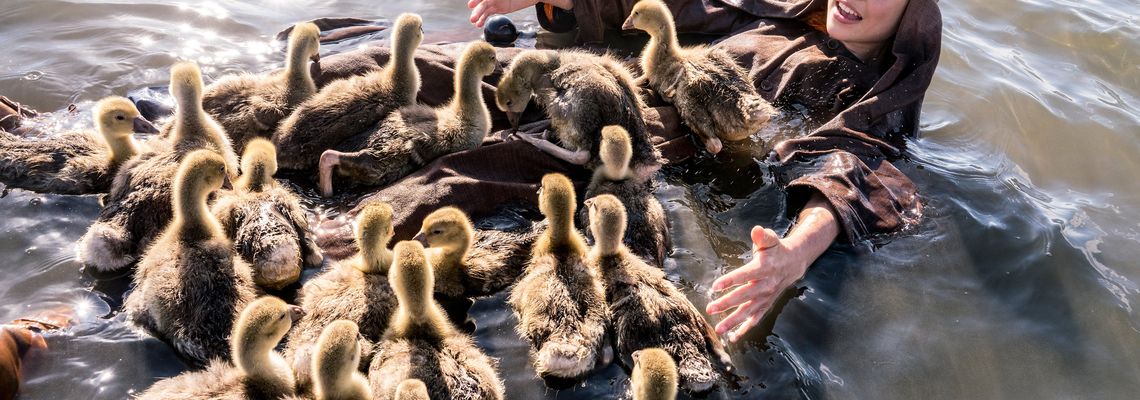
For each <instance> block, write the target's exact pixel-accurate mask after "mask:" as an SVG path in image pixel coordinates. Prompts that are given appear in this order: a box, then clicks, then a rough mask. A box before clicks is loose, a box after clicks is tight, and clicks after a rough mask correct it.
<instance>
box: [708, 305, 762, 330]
mask: <svg viewBox="0 0 1140 400" xmlns="http://www.w3.org/2000/svg"><path fill="white" fill-rule="evenodd" d="M762 306H763V305H762V304H761V302H760V301H758V300H750V301H748V302H746V303H744V304H741V305H740V307H737V308H736V310H733V312H732V313H730V314H728V316H727V317H725V318H724V319H722V320H721V321H720V322H718V323H717V324H716V333H717V334H718V335H723V334H725V332H728V331H731V330H733V328H735V327H737V326H739V325H740V324H741V323H743V322H745V320H747V319H748V317H750V316H751V315H752V314H753V313H754V312H756V311H757V310H759V309H760V308H762Z"/></svg>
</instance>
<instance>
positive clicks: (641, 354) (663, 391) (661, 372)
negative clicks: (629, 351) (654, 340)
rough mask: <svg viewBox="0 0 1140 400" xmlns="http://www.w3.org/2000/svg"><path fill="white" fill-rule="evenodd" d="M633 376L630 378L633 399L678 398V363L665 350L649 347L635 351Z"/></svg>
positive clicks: (656, 399) (661, 399)
mask: <svg viewBox="0 0 1140 400" xmlns="http://www.w3.org/2000/svg"><path fill="white" fill-rule="evenodd" d="M632 357H633V376H631V377H630V378H629V383H630V386H631V387H632V390H631V391H632V392H633V400H673V399H676V398H677V364H675V363H673V356H670V355H669V353H667V352H665V350H661V349H658V348H649V349H643V350H638V351H635V352H633V356H632Z"/></svg>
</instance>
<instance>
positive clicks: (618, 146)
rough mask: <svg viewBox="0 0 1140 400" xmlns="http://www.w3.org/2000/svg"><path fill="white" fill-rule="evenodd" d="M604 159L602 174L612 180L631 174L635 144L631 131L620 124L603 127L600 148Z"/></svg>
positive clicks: (601, 156) (599, 154)
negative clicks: (632, 140)
mask: <svg viewBox="0 0 1140 400" xmlns="http://www.w3.org/2000/svg"><path fill="white" fill-rule="evenodd" d="M598 156H599V157H600V158H601V159H602V175H603V176H605V177H606V179H609V180H611V181H619V180H622V179H625V178H627V177H628V176H629V160H630V158H631V157H633V145H632V144H631V143H630V139H629V133H628V132H626V130H625V128H622V127H621V126H620V125H610V126H607V127H605V128H602V143H601V144H600V145H599V148H598Z"/></svg>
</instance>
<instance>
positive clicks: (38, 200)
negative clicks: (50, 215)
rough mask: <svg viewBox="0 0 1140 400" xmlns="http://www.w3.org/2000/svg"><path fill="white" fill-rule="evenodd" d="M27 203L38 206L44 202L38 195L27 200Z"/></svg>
mask: <svg viewBox="0 0 1140 400" xmlns="http://www.w3.org/2000/svg"><path fill="white" fill-rule="evenodd" d="M28 203H29V204H31V205H33V206H38V205H40V204H43V203H44V199H43V198H40V197H33V198H32V199H31V200H30V201H28Z"/></svg>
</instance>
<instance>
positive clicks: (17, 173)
mask: <svg viewBox="0 0 1140 400" xmlns="http://www.w3.org/2000/svg"><path fill="white" fill-rule="evenodd" d="M91 114H92V116H93V117H94V119H95V130H96V132H91V131H78V132H67V133H63V134H61V135H58V136H53V137H50V138H43V139H29V138H22V137H18V136H16V135H13V134H11V133H8V132H5V131H3V130H0V183H3V184H4V185H5V186H7V187H10V188H20V189H25V190H31V191H33V192H37V193H55V194H92V193H105V192H107V191H108V190H110V189H111V181H112V180H113V179H114V177H115V173H116V172H118V170H119V167H120V166H122V165H123V164H124V163H126V162H127V160H129V159H130V158H131V157H134V156H135V155H137V154H138V153H139V151H140V149H147V148H149V147H147V145H140V144H138V143H136V142H135V140H134V136H133V133H134V129H135V124H136V123H138V124H141V125H143V126H150V123H149V122H146V120H145V119H143V118H142V117H141V116H140V115H139V111H138V109H136V108H135V105H134V104H133V103H131V101H130V100H127V99H125V98H122V97H118V96H112V97H107V98H105V99H103V100H100V101H99V102H98V103H96V104H95V108H93V109H92V110H91ZM151 128H153V127H151ZM155 142H156V143H157V142H158V141H155ZM147 144H148V145H149V144H150V143H149V142H148V143H147Z"/></svg>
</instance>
